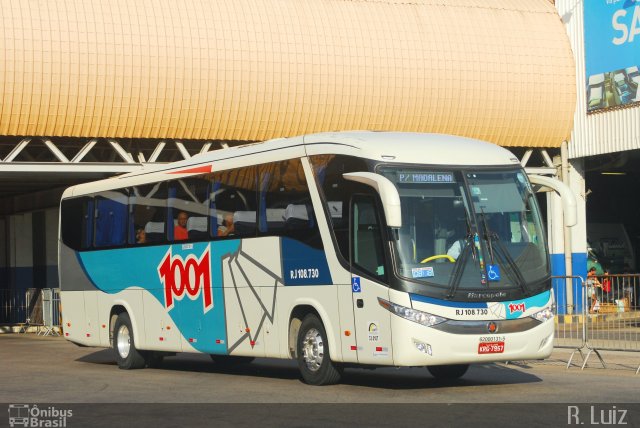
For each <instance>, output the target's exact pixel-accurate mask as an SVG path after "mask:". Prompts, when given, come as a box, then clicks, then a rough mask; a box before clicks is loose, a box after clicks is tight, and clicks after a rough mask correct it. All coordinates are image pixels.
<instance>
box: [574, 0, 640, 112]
mask: <svg viewBox="0 0 640 428" xmlns="http://www.w3.org/2000/svg"><path fill="white" fill-rule="evenodd" d="M584 44H585V71H586V91H587V112H588V113H590V112H595V111H598V110H601V109H606V108H610V107H619V106H630V105H638V103H640V91H639V90H638V86H639V85H640V71H639V69H640V0H589V1H585V2H584Z"/></svg>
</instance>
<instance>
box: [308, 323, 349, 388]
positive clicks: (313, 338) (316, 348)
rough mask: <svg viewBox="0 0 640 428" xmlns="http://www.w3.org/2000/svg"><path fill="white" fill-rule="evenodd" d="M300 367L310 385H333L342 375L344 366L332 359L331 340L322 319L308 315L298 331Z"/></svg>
mask: <svg viewBox="0 0 640 428" xmlns="http://www.w3.org/2000/svg"><path fill="white" fill-rule="evenodd" d="M297 354H298V367H299V368H300V373H301V374H302V379H303V380H304V381H305V383H308V384H309V385H332V384H334V383H338V382H339V381H340V378H341V377H342V368H341V367H339V366H338V365H336V364H335V363H334V362H333V361H331V355H330V354H329V342H328V341H327V333H326V331H325V329H324V325H322V321H320V319H318V317H317V316H316V315H314V314H309V315H307V316H306V317H305V318H304V320H303V321H302V324H300V330H299V331H298V343H297Z"/></svg>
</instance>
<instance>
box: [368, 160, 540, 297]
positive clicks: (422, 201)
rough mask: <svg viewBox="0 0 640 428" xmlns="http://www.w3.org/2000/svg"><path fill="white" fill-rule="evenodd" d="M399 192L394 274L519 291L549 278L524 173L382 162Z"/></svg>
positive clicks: (437, 283)
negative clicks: (409, 166)
mask: <svg viewBox="0 0 640 428" xmlns="http://www.w3.org/2000/svg"><path fill="white" fill-rule="evenodd" d="M379 172H380V173H381V174H382V175H384V176H385V177H387V178H388V179H390V180H391V181H392V182H393V183H394V184H395V185H396V187H397V189H398V192H399V194H400V200H401V209H402V227H401V228H400V230H399V233H398V235H397V240H396V241H395V245H394V258H395V261H396V263H395V264H396V271H397V274H398V275H399V276H400V277H403V278H405V279H409V280H411V281H415V282H419V283H422V284H424V285H431V286H436V287H445V288H448V289H449V295H450V296H451V297H453V296H454V295H455V292H456V290H464V291H469V290H500V289H508V288H520V289H522V291H523V292H524V293H525V294H528V293H527V291H528V290H527V286H528V284H532V283H536V282H540V281H542V280H544V279H546V278H547V277H548V274H549V267H548V261H547V254H546V246H545V242H544V233H543V228H542V222H541V219H540V214H539V211H538V208H537V204H536V200H535V195H534V194H533V192H532V190H531V187H530V184H529V182H528V181H527V179H526V177H525V174H524V172H523V171H522V170H498V171H490V170H482V171H470V170H455V169H435V168H424V169H421V168H405V167H391V166H385V167H382V168H380V169H379Z"/></svg>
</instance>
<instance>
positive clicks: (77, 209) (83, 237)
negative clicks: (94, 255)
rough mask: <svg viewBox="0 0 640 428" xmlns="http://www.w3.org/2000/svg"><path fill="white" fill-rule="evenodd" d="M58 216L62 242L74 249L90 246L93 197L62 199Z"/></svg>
mask: <svg viewBox="0 0 640 428" xmlns="http://www.w3.org/2000/svg"><path fill="white" fill-rule="evenodd" d="M60 217H61V219H60V235H61V238H62V242H63V243H64V244H65V245H66V246H68V247H70V248H72V249H74V250H86V249H88V248H90V247H91V241H92V231H93V198H90V197H80V198H72V199H65V200H63V201H62V204H61V215H60Z"/></svg>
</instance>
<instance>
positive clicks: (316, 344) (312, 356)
mask: <svg viewBox="0 0 640 428" xmlns="http://www.w3.org/2000/svg"><path fill="white" fill-rule="evenodd" d="M302 358H303V360H304V363H305V364H306V366H307V368H308V369H309V370H311V371H312V372H315V371H318V370H319V369H320V366H321V365H322V360H323V359H324V341H323V340H322V335H321V334H320V332H319V331H318V330H317V329H315V328H312V329H309V331H307V333H306V334H305V335H304V339H303V341H302Z"/></svg>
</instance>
